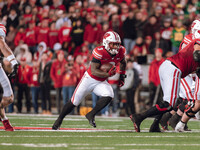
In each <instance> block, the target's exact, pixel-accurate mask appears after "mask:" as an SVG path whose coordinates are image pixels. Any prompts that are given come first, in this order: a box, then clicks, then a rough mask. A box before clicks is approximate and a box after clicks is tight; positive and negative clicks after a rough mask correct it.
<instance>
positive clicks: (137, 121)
mask: <svg viewBox="0 0 200 150" xmlns="http://www.w3.org/2000/svg"><path fill="white" fill-rule="evenodd" d="M130 118H131V121H132V122H133V126H134V128H135V131H136V132H140V124H141V122H142V119H140V115H139V114H132V115H130Z"/></svg>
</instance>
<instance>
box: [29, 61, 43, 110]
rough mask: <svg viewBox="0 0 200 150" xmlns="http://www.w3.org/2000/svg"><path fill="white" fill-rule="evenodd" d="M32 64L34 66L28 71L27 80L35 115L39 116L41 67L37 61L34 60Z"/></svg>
mask: <svg viewBox="0 0 200 150" xmlns="http://www.w3.org/2000/svg"><path fill="white" fill-rule="evenodd" d="M32 63H33V66H30V68H29V69H28V71H27V75H26V78H27V81H28V86H29V87H30V89H31V95H32V104H33V107H34V113H35V114H38V96H39V93H40V86H39V83H38V74H39V66H38V63H37V59H33V62H32Z"/></svg>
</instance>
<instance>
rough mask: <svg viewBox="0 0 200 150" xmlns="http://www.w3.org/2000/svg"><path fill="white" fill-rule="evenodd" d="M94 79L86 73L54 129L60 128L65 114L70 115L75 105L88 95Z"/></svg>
mask: <svg viewBox="0 0 200 150" xmlns="http://www.w3.org/2000/svg"><path fill="white" fill-rule="evenodd" d="M93 81H94V79H92V78H91V77H90V76H89V75H88V74H87V73H85V74H84V76H83V77H82V79H81V81H80V82H79V84H78V85H77V87H76V89H75V91H74V93H73V96H72V98H71V100H69V101H68V102H67V103H66V104H65V105H64V107H63V109H62V111H61V113H60V115H59V117H58V119H57V120H56V121H55V123H54V124H53V126H52V129H53V130H57V129H59V127H60V125H61V124H62V121H63V119H64V118H65V116H66V115H68V114H69V113H70V112H71V111H72V110H73V109H74V107H76V106H78V105H79V104H80V103H81V101H82V100H83V99H84V98H85V96H87V94H88V93H89V92H90V91H91V90H92V88H93Z"/></svg>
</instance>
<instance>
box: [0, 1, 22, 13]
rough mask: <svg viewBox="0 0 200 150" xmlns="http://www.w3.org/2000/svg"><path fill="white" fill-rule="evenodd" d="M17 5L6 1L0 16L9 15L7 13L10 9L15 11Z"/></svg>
mask: <svg viewBox="0 0 200 150" xmlns="http://www.w3.org/2000/svg"><path fill="white" fill-rule="evenodd" d="M17 8H18V7H17V4H15V2H14V0H7V3H5V5H4V6H3V8H2V9H1V13H2V16H5V15H9V12H10V11H11V10H12V9H15V10H17Z"/></svg>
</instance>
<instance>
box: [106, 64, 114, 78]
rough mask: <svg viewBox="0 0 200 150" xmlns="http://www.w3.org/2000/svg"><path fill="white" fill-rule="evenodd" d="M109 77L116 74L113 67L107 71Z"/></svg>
mask: <svg viewBox="0 0 200 150" xmlns="http://www.w3.org/2000/svg"><path fill="white" fill-rule="evenodd" d="M108 74H109V77H112V76H114V75H115V74H116V67H115V66H114V65H113V66H112V68H111V69H110V70H109V71H108Z"/></svg>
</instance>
